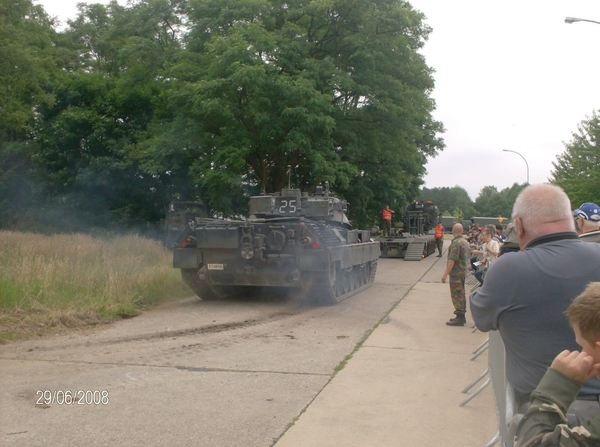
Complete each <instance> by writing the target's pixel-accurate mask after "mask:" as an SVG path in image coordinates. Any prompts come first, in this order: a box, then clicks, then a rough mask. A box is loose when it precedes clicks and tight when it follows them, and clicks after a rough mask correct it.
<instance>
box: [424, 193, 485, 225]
mask: <svg viewBox="0 0 600 447" xmlns="http://www.w3.org/2000/svg"><path fill="white" fill-rule="evenodd" d="M419 200H431V201H433V203H435V204H436V205H437V207H438V208H439V210H440V212H441V213H442V214H443V215H445V216H456V215H458V214H460V215H461V216H462V218H471V217H472V216H474V215H475V208H474V207H473V202H472V201H471V198H470V197H469V194H468V193H467V191H466V189H464V188H462V187H460V186H458V185H457V186H453V187H452V188H449V187H447V186H444V187H441V188H422V190H421V192H420V193H419Z"/></svg>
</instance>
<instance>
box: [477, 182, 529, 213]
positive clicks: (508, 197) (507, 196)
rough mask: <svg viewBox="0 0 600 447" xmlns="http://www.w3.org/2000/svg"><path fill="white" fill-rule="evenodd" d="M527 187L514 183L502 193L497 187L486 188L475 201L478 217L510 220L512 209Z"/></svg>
mask: <svg viewBox="0 0 600 447" xmlns="http://www.w3.org/2000/svg"><path fill="white" fill-rule="evenodd" d="M526 186H527V184H526V183H524V184H522V185H520V184H518V183H514V184H513V185H512V186H511V187H509V188H504V189H503V190H501V191H498V189H497V188H496V187H495V186H485V187H483V188H482V189H481V191H480V192H479V196H477V199H476V200H475V210H476V212H477V215H478V216H484V217H504V218H510V216H511V214H512V208H513V205H514V203H515V200H516V198H517V196H518V195H519V193H520V192H521V191H522V190H523V189H524V188H525V187H526Z"/></svg>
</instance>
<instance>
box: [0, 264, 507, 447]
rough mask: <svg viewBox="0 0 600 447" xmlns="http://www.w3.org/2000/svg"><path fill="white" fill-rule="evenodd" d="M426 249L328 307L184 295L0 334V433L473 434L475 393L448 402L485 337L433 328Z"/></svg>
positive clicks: (315, 439) (270, 298) (134, 441)
mask: <svg viewBox="0 0 600 447" xmlns="http://www.w3.org/2000/svg"><path fill="white" fill-rule="evenodd" d="M440 259H443V258H435V257H433V256H430V257H429V258H427V259H425V260H423V261H421V262H408V261H404V260H401V259H380V260H379V269H378V272H377V277H376V279H375V284H374V285H373V287H371V288H369V289H367V290H366V291H364V292H362V293H360V294H358V295H355V296H353V297H351V298H349V299H347V300H345V301H343V302H342V303H339V304H338V305H336V306H331V307H304V306H302V305H299V304H297V303H294V302H289V301H287V300H286V299H284V298H282V297H278V296H277V295H273V294H264V295H263V296H261V297H259V298H254V299H252V300H244V299H238V300H228V301H217V302H202V301H201V300H199V299H197V298H189V299H186V300H182V301H179V302H175V303H170V304H169V305H166V306H163V307H161V308H158V309H155V310H153V311H150V312H147V313H145V314H143V315H141V316H139V317H136V318H133V319H130V320H124V321H120V322H118V323H115V324H112V325H110V326H106V327H102V328H98V329H95V330H90V331H85V332H73V333H71V334H69V335H63V336H49V337H46V338H44V339H34V340H28V341H24V342H15V343H10V344H6V345H3V346H0V362H1V363H0V430H1V431H0V434H1V438H0V439H1V442H0V443H1V445H3V446H82V445H92V446H93V445H99V446H112V445H115V446H116V445H119V446H192V445H193V446H211V447H215V446H228V447H229V446H244V447H250V446H260V447H267V446H272V445H274V444H276V443H277V445H278V446H326V445H332V446H333V445H336V446H337V445H346V446H348V445H356V446H359V445H360V446H369V445H378V446H381V445H398V446H402V445H420V446H421V445H424V446H427V445H432V446H434V445H435V446H437V445H445V446H452V445H457V446H458V445H474V446H479V445H482V446H483V445H484V444H485V442H487V441H488V440H489V439H490V438H491V436H493V434H494V433H495V430H496V429H495V414H494V407H493V402H492V396H491V391H489V390H487V391H484V393H482V394H481V396H478V397H477V398H476V399H474V400H473V401H472V402H470V403H469V404H468V405H467V406H466V407H464V408H460V407H458V403H459V402H460V401H461V400H462V399H463V398H464V395H463V394H461V393H460V390H461V389H462V388H463V387H464V386H465V385H466V384H467V383H469V382H470V381H471V380H472V379H474V378H475V377H477V376H478V375H479V373H480V372H481V371H483V369H485V366H486V365H485V364H486V361H487V358H486V356H482V357H480V358H479V359H478V360H477V361H475V362H471V361H469V358H470V356H471V352H472V351H473V350H474V349H475V348H476V347H477V346H478V345H479V344H480V343H481V342H482V341H483V340H484V339H485V335H484V334H481V333H475V334H473V333H472V332H471V329H470V327H464V328H449V327H447V326H445V324H444V322H445V320H446V319H447V318H449V317H450V316H451V313H452V309H451V304H450V299H449V295H448V291H447V285H442V284H441V283H439V277H440V276H441V271H442V269H443V266H442V264H443V263H444V262H445V261H444V260H440ZM391 309H393V311H392V312H391V313H390V310H391ZM380 322H381V324H379V325H378V323H380ZM375 327H377V328H376V329H375V331H373V329H374V328H375ZM372 331H373V332H372ZM366 337H368V338H366ZM365 338H366V340H365ZM363 341H364V344H363V345H362V346H361V347H360V348H359V349H358V351H357V352H355V353H354V354H353V356H352V358H351V359H350V360H349V361H348V363H347V364H346V365H345V366H344V368H343V369H342V370H341V372H340V373H337V374H336V367H338V366H339V365H340V363H341V362H342V361H344V359H345V358H346V357H347V356H348V355H349V354H352V353H353V350H354V349H355V347H356V346H357V344H359V343H360V342H363ZM432 421H433V422H434V424H433V425H432V423H431V422H432ZM440 426H442V427H443V430H444V433H446V435H444V436H447V437H449V438H450V437H451V438H452V439H456V441H457V442H456V443H452V442H446V441H442V440H441V438H440V437H439V427H440ZM290 427H291V428H290ZM429 427H431V428H432V429H433V428H435V427H438V429H436V430H432V429H430V428H429ZM435 431H437V432H438V433H435ZM410 432H426V435H424V434H421V435H419V436H416V437H415V436H413V437H411V436H410V435H407V434H406V433H410ZM465 436H466V438H465ZM465 440H467V441H468V442H464V441H465ZM401 441H402V442H401ZM405 441H406V443H405ZM459 441H463V442H459Z"/></svg>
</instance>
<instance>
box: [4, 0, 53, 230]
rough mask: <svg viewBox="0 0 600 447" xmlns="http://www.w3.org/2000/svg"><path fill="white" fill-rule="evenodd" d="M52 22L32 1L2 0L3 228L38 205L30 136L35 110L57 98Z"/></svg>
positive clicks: (11, 224) (23, 216) (33, 146)
mask: <svg viewBox="0 0 600 447" xmlns="http://www.w3.org/2000/svg"><path fill="white" fill-rule="evenodd" d="M52 26H53V22H52V20H51V19H50V18H49V17H48V16H47V14H46V13H45V12H44V10H43V8H42V7H41V6H39V5H34V4H33V3H32V1H31V0H0V227H6V226H15V225H18V224H21V223H23V222H24V221H25V220H28V218H27V209H28V208H29V207H33V206H34V205H35V200H34V197H35V194H36V190H37V188H36V186H35V185H36V181H35V180H36V179H35V178H34V176H33V175H32V169H33V165H32V163H31V156H32V154H34V153H35V152H36V151H37V144H36V141H34V140H32V139H31V135H32V131H33V129H34V127H35V124H36V120H37V119H38V118H39V117H37V116H36V111H37V110H39V108H40V107H42V106H44V105H47V104H52V102H53V101H54V96H53V94H52V92H51V88H50V87H49V86H50V84H51V82H52V77H53V76H55V75H56V73H57V71H58V70H57V69H56V67H55V64H54V56H55V51H54V48H53V45H52V43H53V40H54V38H55V33H54V30H53V28H52Z"/></svg>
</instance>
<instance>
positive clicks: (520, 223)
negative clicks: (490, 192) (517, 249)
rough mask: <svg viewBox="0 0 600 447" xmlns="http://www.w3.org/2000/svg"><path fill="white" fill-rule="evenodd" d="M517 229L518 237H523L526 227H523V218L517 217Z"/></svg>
mask: <svg viewBox="0 0 600 447" xmlns="http://www.w3.org/2000/svg"><path fill="white" fill-rule="evenodd" d="M515 230H516V233H517V237H522V236H523V235H524V234H525V229H524V228H523V220H521V218H520V217H515Z"/></svg>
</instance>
